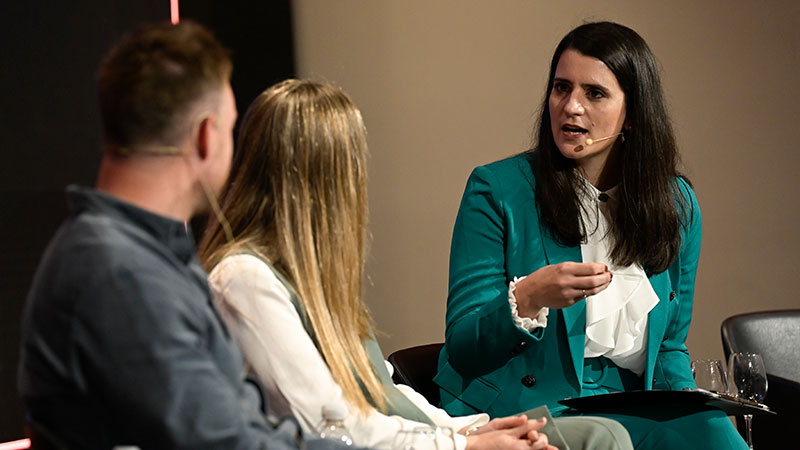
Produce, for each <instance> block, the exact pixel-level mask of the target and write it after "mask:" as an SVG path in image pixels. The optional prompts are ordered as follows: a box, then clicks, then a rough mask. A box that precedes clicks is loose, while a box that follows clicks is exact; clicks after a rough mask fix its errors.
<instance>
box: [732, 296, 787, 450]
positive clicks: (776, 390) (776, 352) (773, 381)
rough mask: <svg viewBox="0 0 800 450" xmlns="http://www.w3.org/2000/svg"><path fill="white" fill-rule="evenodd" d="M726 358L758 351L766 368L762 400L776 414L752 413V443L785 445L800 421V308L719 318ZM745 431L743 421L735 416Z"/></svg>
mask: <svg viewBox="0 0 800 450" xmlns="http://www.w3.org/2000/svg"><path fill="white" fill-rule="evenodd" d="M721 333H722V348H723V350H724V351H725V359H726V360H727V358H728V356H729V355H730V354H731V353H736V352H749V353H760V354H761V357H762V358H763V360H764V367H765V368H766V370H767V396H766V398H765V400H764V403H766V404H767V405H768V406H769V407H770V409H772V410H773V411H775V412H777V413H778V414H777V415H776V416H755V417H753V443H754V447H755V448H757V449H759V450H773V449H774V450H777V449H781V450H782V449H785V448H787V447H786V433H787V432H788V431H787V430H791V429H793V427H795V426H797V423H798V421H800V411H799V410H798V408H797V404H798V403H800V345H798V344H800V309H792V310H781V311H763V312H754V313H747V314H739V315H736V316H732V317H729V318H727V319H725V320H724V321H723V322H722V327H721ZM736 423H737V426H738V428H739V430H740V432H741V433H742V435H744V430H745V424H744V420H743V419H742V418H741V417H737V418H736Z"/></svg>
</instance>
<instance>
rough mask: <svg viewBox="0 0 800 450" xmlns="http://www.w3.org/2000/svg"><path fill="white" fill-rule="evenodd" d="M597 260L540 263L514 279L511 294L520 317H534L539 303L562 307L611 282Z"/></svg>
mask: <svg viewBox="0 0 800 450" xmlns="http://www.w3.org/2000/svg"><path fill="white" fill-rule="evenodd" d="M611 278H612V275H611V271H609V270H608V266H606V265H605V264H601V263H593V262H589V263H583V262H580V263H579V262H572V261H568V262H562V263H559V264H551V265H548V266H544V267H542V268H540V269H538V270H535V271H534V272H533V273H531V274H530V275H528V276H527V277H525V278H523V279H522V280H520V281H518V282H517V285H516V289H515V290H514V295H515V296H516V298H517V311H518V313H519V315H520V317H531V318H533V317H536V315H537V314H539V311H540V310H541V309H542V308H543V307H548V308H555V309H562V308H566V307H569V306H572V305H574V304H575V302H578V301H581V300H583V299H585V298H586V297H588V296H590V295H595V294H597V293H598V292H600V291H602V290H603V289H605V288H607V287H608V285H609V283H611Z"/></svg>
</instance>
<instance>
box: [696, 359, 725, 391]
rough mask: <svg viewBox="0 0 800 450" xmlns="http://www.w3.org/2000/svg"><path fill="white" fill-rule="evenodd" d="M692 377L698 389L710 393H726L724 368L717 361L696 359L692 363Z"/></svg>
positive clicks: (720, 362)
mask: <svg viewBox="0 0 800 450" xmlns="http://www.w3.org/2000/svg"><path fill="white" fill-rule="evenodd" d="M692 375H693V376H694V382H695V384H697V387H698V388H700V389H705V390H707V391H711V392H719V393H723V394H724V393H726V392H728V378H727V377H726V376H725V367H724V366H723V365H722V361H720V360H718V359H698V360H695V361H692Z"/></svg>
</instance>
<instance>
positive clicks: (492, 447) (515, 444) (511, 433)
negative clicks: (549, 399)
mask: <svg viewBox="0 0 800 450" xmlns="http://www.w3.org/2000/svg"><path fill="white" fill-rule="evenodd" d="M545 424H547V419H546V418H545V417H542V418H541V419H539V420H530V419H528V418H527V417H526V416H525V415H524V414H523V415H519V416H509V417H502V418H497V419H492V420H491V421H490V422H489V423H487V424H486V425H484V426H482V427H480V428H477V429H476V430H474V431H471V432H470V433H469V435H468V436H467V450H502V449H509V450H558V449H557V448H556V447H554V446H552V445H550V443H549V442H548V440H547V436H546V435H545V434H544V433H539V430H541V429H542V427H544V426H545ZM459 433H462V434H464V433H466V429H462V430H459Z"/></svg>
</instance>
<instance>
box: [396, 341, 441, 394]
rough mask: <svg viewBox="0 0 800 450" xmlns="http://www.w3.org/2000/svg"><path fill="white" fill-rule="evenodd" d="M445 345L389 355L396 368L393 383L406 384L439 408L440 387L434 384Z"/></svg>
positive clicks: (424, 346) (420, 346)
mask: <svg viewBox="0 0 800 450" xmlns="http://www.w3.org/2000/svg"><path fill="white" fill-rule="evenodd" d="M443 346H444V344H442V343H436V344H427V345H419V346H416V347H409V348H404V349H401V350H397V351H396V352H394V353H392V354H391V355H389V358H388V359H389V362H390V363H392V366H394V374H393V375H392V381H394V382H395V384H405V385H408V386H411V388H412V389H414V390H415V391H417V392H419V393H420V394H422V396H423V397H425V399H427V400H428V403H430V404H431V405H434V406H439V386H437V385H436V383H434V382H433V377H434V376H436V370H437V366H438V362H439V352H440V351H441V349H442V347H443Z"/></svg>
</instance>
